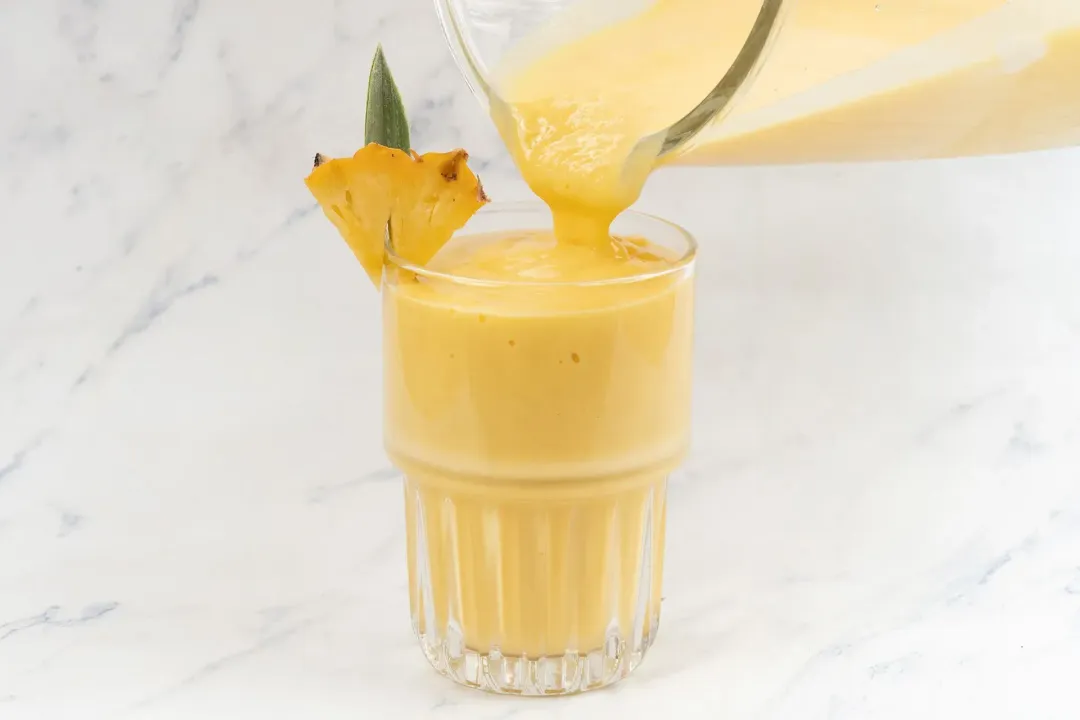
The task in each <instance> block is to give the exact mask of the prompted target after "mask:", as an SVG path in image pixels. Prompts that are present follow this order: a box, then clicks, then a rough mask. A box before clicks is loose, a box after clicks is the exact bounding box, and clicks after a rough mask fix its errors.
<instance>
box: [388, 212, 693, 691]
mask: <svg viewBox="0 0 1080 720" xmlns="http://www.w3.org/2000/svg"><path fill="white" fill-rule="evenodd" d="M550 228H551V217H550V214H549V213H548V211H547V209H546V208H545V207H544V206H542V205H540V204H537V203H524V204H503V205H499V204H495V205H492V206H488V207H486V208H484V209H483V210H481V211H480V213H478V214H477V215H476V216H475V217H474V218H473V220H472V221H470V223H469V225H468V226H467V227H466V228H465V230H463V231H462V232H464V233H492V232H494V233H498V232H506V231H521V230H530V229H536V230H545V229H546V230H548V231H550ZM612 231H613V232H614V233H615V234H618V235H625V236H638V237H644V238H646V239H647V240H649V241H650V242H652V243H654V244H657V245H660V246H663V247H666V248H668V249H670V250H671V251H673V252H674V253H675V255H676V256H677V257H678V258H679V259H678V260H677V261H676V262H674V263H673V264H672V265H670V266H669V267H665V268H664V269H663V270H661V271H653V272H650V273H648V274H641V275H635V276H630V277H623V278H618V279H614V280H595V281H581V282H548V281H544V280H542V279H540V280H535V281H534V280H530V281H528V282H524V281H506V282H504V281H491V280H477V279H470V278H466V277H457V276H453V275H447V274H443V273H438V272H433V271H430V270H427V269H425V268H423V267H417V266H413V265H410V264H408V263H407V262H405V261H404V260H402V259H400V258H397V257H395V256H393V254H392V251H391V260H390V263H389V264H388V267H387V269H386V274H385V279H384V287H383V297H384V302H383V332H384V373H385V383H384V387H385V393H384V402H385V406H384V409H385V440H386V447H387V451H388V454H389V455H390V457H391V459H392V460H393V461H394V463H395V464H396V465H397V466H398V467H399V468H400V469H401V470H402V471H403V473H404V475H405V512H406V529H407V533H408V564H409V599H410V604H411V609H412V622H413V627H414V629H415V631H416V634H417V637H418V638H419V639H420V643H421V646H422V648H423V651H424V654H425V655H426V656H427V658H428V660H429V661H430V662H431V664H432V665H433V666H434V667H435V669H436V670H438V671H439V672H440V673H442V674H444V675H447V676H448V677H450V678H452V679H454V680H455V681H457V682H459V683H461V684H463V685H467V686H470V687H475V688H481V689H484V690H489V691H492V692H497V693H507V694H517V695H561V694H567V693H574V692H580V691H583V690H590V689H594V688H598V687H602V686H604V685H608V684H610V683H612V682H615V681H616V680H618V679H620V678H623V677H626V676H627V675H628V674H629V673H630V672H631V671H632V670H633V669H634V668H635V667H636V666H637V665H638V664H639V663H640V662H641V659H642V657H643V656H644V654H645V651H646V650H647V649H648V648H649V646H650V644H651V643H652V641H653V638H654V637H655V634H656V629H657V625H658V622H659V617H660V583H661V570H662V567H663V551H664V515H665V499H666V483H667V478H668V475H669V474H670V473H671V471H672V470H674V469H675V468H676V467H677V466H678V465H679V463H680V462H681V461H682V458H683V457H684V454H685V452H686V449H687V446H688V443H689V437H690V394H691V346H692V336H693V273H694V256H695V249H696V246H695V243H694V240H693V238H692V237H691V236H690V235H689V234H688V233H687V232H686V231H684V230H682V229H681V228H679V227H677V226H675V225H673V224H671V223H668V222H666V221H664V220H660V219H658V218H655V217H650V216H647V215H642V214H638V213H633V212H627V213H624V214H623V215H621V216H620V217H619V219H618V220H617V221H616V222H615V224H614V226H613V228H612Z"/></svg>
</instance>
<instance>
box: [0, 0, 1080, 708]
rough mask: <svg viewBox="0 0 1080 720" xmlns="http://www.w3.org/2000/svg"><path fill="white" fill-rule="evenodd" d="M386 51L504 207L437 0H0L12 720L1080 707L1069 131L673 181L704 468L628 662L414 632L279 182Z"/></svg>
mask: <svg viewBox="0 0 1080 720" xmlns="http://www.w3.org/2000/svg"><path fill="white" fill-rule="evenodd" d="M376 42H382V43H383V45H384V46H385V48H386V51H387V54H388V56H389V59H390V62H391V64H392V67H393V69H394V72H395V75H396V76H397V79H398V81H399V84H400V86H401V90H402V92H403V94H404V97H405V100H406V104H407V107H408V112H409V114H410V117H411V120H412V126H413V133H414V142H415V144H416V146H417V147H418V148H420V149H445V148H449V147H451V146H464V147H467V148H468V149H469V150H470V151H471V152H472V153H473V156H474V159H475V164H474V166H475V167H477V168H478V169H479V170H480V172H481V174H482V175H483V177H484V181H485V186H486V187H487V189H488V190H489V192H490V194H492V195H493V196H495V197H496V198H519V197H522V196H524V194H525V189H524V187H523V185H522V184H521V182H520V180H519V179H518V178H517V176H516V173H515V172H514V169H513V167H512V164H511V163H510V162H509V161H508V159H507V156H506V154H505V152H504V151H503V150H502V149H501V146H500V145H499V142H498V139H497V137H496V136H495V134H494V132H493V131H492V129H491V127H490V124H489V123H488V121H487V119H486V118H485V117H484V115H483V114H482V112H481V111H480V109H479V106H478V105H477V103H476V102H475V101H474V100H473V99H472V98H471V97H470V96H469V94H468V92H467V90H466V88H465V86H464V84H463V82H462V81H461V79H460V78H459V76H458V73H457V71H456V69H455V68H454V66H453V64H452V62H451V60H450V57H449V54H448V52H447V51H446V49H445V47H444V45H443V41H442V38H441V34H440V32H439V29H438V26H437V22H436V18H435V13H434V11H433V9H432V8H431V7H430V3H429V2H427V1H426V0H309V1H308V2H285V0H272V1H271V0H267V1H264V2H256V0H246V1H245V0H217V1H215V2H210V1H209V0H202V1H201V2H200V0H161V1H160V2H138V1H137V0H56V1H55V2H43V1H42V2H39V1H35V0H6V1H4V2H0V223H2V225H0V228H2V229H0V243H2V244H0V248H2V255H0V718H3V719H4V720H8V719H11V720H24V719H31V718H53V717H56V718H80V719H81V720H91V719H97V718H155V719H156V718H195V717H198V718H219V717H220V718H247V717H258V718H263V719H266V718H297V717H318V718H346V717H349V718H352V717H364V718H368V717H370V718H383V717H387V718H389V717H394V718H397V717H402V718H413V717H428V716H430V717H439V718H490V719H492V720H494V719H496V718H509V717H513V718H515V720H525V719H530V718H548V717H559V718H579V717H580V718H586V717H588V718H597V717H612V718H638V717H640V718H646V717H678V718H710V719H712V718H761V719H773V718H776V719H781V718H783V719H795V720H801V719H804V718H809V719H818V718H821V719H824V718H832V719H836V720H855V719H860V720H861V719H866V718H912V717H924V718H938V717H940V718H1025V719H1027V718H1037V719H1039V720H1045V719H1061V720H1066V719H1068V720H1074V719H1075V718H1076V717H1078V716H1080V692H1078V691H1077V689H1076V680H1077V678H1078V677H1080V281H1078V278H1080V209H1078V208H1077V199H1078V198H1080V153H1077V152H1075V151H1064V152H1057V153H1045V154H1039V155H1030V156H1025V157H1015V158H998V159H986V160H975V161H962V162H936V163H921V164H914V165H892V166H877V165H875V166H859V167H844V168H838V167H816V168H766V169H687V170H665V171H663V172H661V173H659V174H658V175H657V176H656V177H654V179H653V180H652V181H651V183H650V185H649V187H648V189H647V191H646V194H645V197H644V198H643V199H642V201H641V206H642V207H643V208H645V209H647V210H651V211H655V212H658V213H660V214H663V215H666V216H668V217H671V218H673V219H675V220H677V221H679V222H681V223H683V224H685V225H686V226H687V227H688V228H690V229H691V230H692V231H693V232H695V233H696V234H697V235H698V236H699V238H700V240H701V244H702V253H701V270H700V291H699V299H698V307H699V311H698V312H699V323H698V353H697V358H696V368H697V369H696V372H697V377H696V380H697V391H696V395H695V403H696V408H695V428H696V429H695V450H694V453H693V455H692V457H691V459H690V460H689V462H688V464H687V466H686V468H685V470H684V471H683V472H682V473H681V474H680V475H679V476H678V477H676V478H674V480H673V483H672V487H671V502H670V516H669V524H668V527H669V548H668V564H667V566H666V579H665V596H666V599H665V602H664V609H663V622H662V624H661V631H660V635H659V639H658V642H657V644H656V646H655V647H654V649H653V650H652V652H651V654H650V657H649V658H648V660H647V661H646V662H645V664H644V665H643V667H642V668H641V670H640V671H639V672H638V673H637V674H636V675H635V676H634V677H633V678H632V679H631V680H629V681H627V682H625V683H623V684H622V685H621V686H619V687H617V688H615V689H613V690H611V691H605V692H601V693H596V694H594V695H588V696H584V697H581V698H573V699H569V700H559V701H552V702H547V701H542V702H522V701H514V700H506V699H498V698H492V697H488V696H484V695H480V694H478V693H474V692H468V691H464V690H460V689H458V688H456V687H454V686H453V685H451V684H450V683H449V682H448V681H445V680H443V679H441V678H439V677H437V676H436V675H435V674H434V672H433V671H431V670H430V669H429V668H428V667H427V666H426V664H425V661H424V660H423V658H422V656H421V654H420V651H419V649H418V648H417V647H416V643H415V641H414V639H413V637H412V635H411V631H410V628H409V620H408V609H407V599H406V587H405V564H404V543H403V534H402V512H401V509H402V508H401V505H402V503H401V487H400V481H399V479H398V477H397V476H396V475H395V473H394V472H393V471H392V469H391V468H390V467H389V466H388V464H387V462H386V460H385V459H384V457H383V454H382V452H381V447H380V433H379V423H380V374H379V366H380V353H379V342H380V340H379V334H378V309H377V307H378V306H377V302H378V299H377V296H376V294H375V293H374V292H372V290H371V288H370V286H369V284H368V282H367V280H366V278H365V277H364V275H363V273H362V271H361V269H360V268H359V266H358V265H357V264H356V263H355V261H354V260H353V258H352V257H351V255H350V254H349V251H348V250H347V248H346V247H345V246H344V244H343V243H342V242H341V241H340V240H339V239H338V238H337V236H336V234H335V233H334V231H333V230H332V228H331V227H330V226H329V224H328V223H327V222H326V221H325V220H324V219H323V218H322V217H321V216H320V214H319V213H318V212H317V210H316V208H315V206H314V204H313V202H312V200H311V199H310V197H309V196H308V195H307V193H306V190H305V188H304V186H303V184H302V182H301V180H302V178H303V176H304V174H305V173H306V172H307V170H308V167H309V164H310V161H311V158H312V155H313V154H314V152H315V151H316V150H318V151H322V152H326V153H330V154H344V153H347V152H351V151H352V150H353V149H354V148H355V147H356V146H357V145H358V144H359V143H361V141H362V122H363V120H362V118H363V106H364V88H365V83H366V74H367V68H368V64H369V61H370V58H371V54H372V52H373V50H374V47H375V44H376Z"/></svg>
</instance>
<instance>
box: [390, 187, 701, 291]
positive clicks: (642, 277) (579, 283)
mask: <svg viewBox="0 0 1080 720" xmlns="http://www.w3.org/2000/svg"><path fill="white" fill-rule="evenodd" d="M536 211H542V212H544V213H548V214H550V211H549V210H548V207H547V205H545V204H544V203H542V202H539V201H537V200H516V201H515V200H511V201H496V202H491V203H488V204H486V205H484V206H483V207H482V208H480V210H478V211H477V215H479V214H481V213H487V214H491V213H499V212H507V213H512V212H536ZM620 218H622V219H640V220H645V221H646V222H650V223H657V224H659V225H662V226H664V228H666V229H667V230H668V231H673V232H674V233H675V234H676V235H678V237H679V238H680V239H681V240H682V241H683V243H684V244H685V246H686V247H685V250H684V251H683V253H682V254H681V255H680V256H679V258H678V259H677V260H675V261H674V262H673V263H672V264H671V265H670V266H668V267H664V268H661V269H660V270H652V271H646V272H641V273H636V274H633V275H625V276H621V277H614V278H597V279H595V280H555V281H551V280H519V279H509V280H502V279H491V278H476V277H470V276H468V275H458V274H456V273H451V272H443V271H441V270H432V269H431V268H427V267H424V266H423V265H419V264H417V263H413V262H410V261H408V260H406V259H405V258H403V257H401V256H400V255H398V254H397V253H396V252H395V251H394V246H393V242H392V241H391V238H390V228H389V226H387V230H386V234H385V239H384V247H385V250H386V262H387V264H389V265H392V266H394V267H396V268H398V269H400V270H405V271H408V272H410V273H412V274H414V275H416V276H417V277H422V278H427V279H431V280H438V281H441V282H446V283H453V284H455V285H469V286H473V287H517V288H528V287H533V288H557V287H607V286H613V285H632V284H634V283H640V282H648V281H650V280H657V279H660V278H664V277H667V276H670V275H676V274H678V273H680V272H683V271H685V270H686V269H687V268H688V267H691V266H692V265H693V264H694V261H695V260H697V250H698V243H697V240H696V239H695V238H694V236H693V235H692V234H691V233H690V231H688V230H687V229H686V228H684V227H682V226H681V225H677V224H676V223H674V222H672V221H670V220H665V219H664V218H662V217H659V216H657V215H651V214H649V213H643V212H638V211H636V210H624V211H623V212H621V213H619V217H618V218H616V219H615V222H616V223H617V222H618V221H619V219H620ZM549 225H550V223H549ZM506 229H507V230H514V229H522V230H529V229H533V228H528V227H522V228H509V227H508V228H506ZM458 232H461V230H458ZM456 235H457V233H455V236H456ZM646 239H648V238H647V237H646Z"/></svg>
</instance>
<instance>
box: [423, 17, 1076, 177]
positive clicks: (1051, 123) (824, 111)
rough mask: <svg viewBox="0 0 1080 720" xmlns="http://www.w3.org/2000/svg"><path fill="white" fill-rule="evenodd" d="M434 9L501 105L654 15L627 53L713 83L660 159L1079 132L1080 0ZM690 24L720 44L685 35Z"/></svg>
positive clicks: (934, 153) (863, 152)
mask: <svg viewBox="0 0 1080 720" xmlns="http://www.w3.org/2000/svg"><path fill="white" fill-rule="evenodd" d="M435 5H436V8H437V9H438V12H439V16H440V19H441V21H442V25H443V30H444V32H445V34H446V37H447V39H448V42H449V44H450V48H451V50H452V52H453V54H454V57H455V60H456V61H457V63H458V66H459V67H460V68H461V70H462V72H463V73H464V75H465V78H466V80H467V82H468V84H469V86H470V88H471V89H472V91H473V93H474V94H475V95H476V97H477V98H478V99H479V100H480V101H481V102H482V103H484V104H485V105H494V104H497V103H499V102H500V82H499V77H500V73H501V70H502V68H503V67H504V66H506V65H508V64H513V63H517V64H518V65H520V64H521V63H522V62H527V59H528V58H535V57H538V56H539V55H541V54H543V53H545V52H548V51H550V50H553V49H555V48H557V47H559V46H562V45H566V44H568V43H588V42H590V41H592V40H593V39H594V38H596V37H598V35H599V34H600V33H605V32H611V31H613V30H615V31H617V30H618V28H619V26H620V24H622V23H627V22H631V21H633V20H634V18H635V16H640V15H641V14H642V13H646V12H648V13H651V14H652V17H654V18H656V19H657V21H656V27H657V33H656V36H655V38H651V41H650V42H649V43H646V44H644V45H643V46H640V47H626V48H625V49H624V51H623V52H625V53H635V54H638V55H639V57H641V56H643V57H650V56H651V55H655V56H656V57H658V58H663V59H664V62H666V63H669V64H671V67H672V68H673V71H672V72H671V73H670V75H669V76H668V77H667V78H665V82H666V83H682V84H688V85H689V84H692V83H695V82H696V83H698V84H697V85H693V87H694V92H696V93H697V94H696V95H694V100H693V101H692V102H687V103H686V104H685V105H681V104H680V105H679V106H677V107H671V108H670V118H668V119H666V121H665V123H664V126H663V127H658V128H656V131H655V133H654V134H652V135H650V136H649V137H646V138H641V147H643V148H648V151H649V152H650V153H653V154H655V155H656V156H657V158H656V160H655V162H675V163H689V164H714V165H723V164H766V163H803V162H823V161H824V162H839V161H860V160H905V159H919V158H940V157H957V156H965V155H987V154H999V153H1011V152H1020V151H1027V150H1038V149H1046V148H1054V147H1065V146H1070V145H1076V144H1080V83H1077V82H1076V81H1075V75H1076V73H1077V71H1080V2H1078V1H1077V0H435ZM691 31H692V32H693V33H696V35H697V36H698V37H700V36H701V33H703V32H707V33H711V35H712V36H714V37H715V42H711V43H709V44H708V45H704V44H701V43H699V44H697V45H695V44H693V43H683V42H682V36H683V34H684V33H689V32H691ZM703 48H707V51H704V50H703ZM623 52H616V53H611V55H610V58H609V59H606V60H604V62H605V63H607V64H609V67H602V68H599V67H595V66H594V67H583V68H580V72H583V73H590V72H592V73H598V74H599V73H602V74H603V76H604V77H605V78H617V79H618V80H619V81H620V82H622V83H624V84H629V85H631V86H632V85H633V83H634V82H635V81H636V79H635V78H634V77H620V75H619V68H620V63H622V62H624V61H625V55H624V54H623ZM673 56H674V61H673V59H672V58H673ZM702 78H707V79H708V83H707V84H704V85H702V84H701V79H702ZM642 82H644V81H642ZM636 91H640V92H649V88H648V87H644V86H642V87H640V88H635V92H636Z"/></svg>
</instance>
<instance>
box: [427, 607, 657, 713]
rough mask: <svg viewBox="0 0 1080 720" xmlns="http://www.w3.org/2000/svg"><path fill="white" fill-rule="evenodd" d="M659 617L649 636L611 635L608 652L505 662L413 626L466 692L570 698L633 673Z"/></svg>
mask: <svg viewBox="0 0 1080 720" xmlns="http://www.w3.org/2000/svg"><path fill="white" fill-rule="evenodd" d="M658 620H659V618H657V619H656V621H654V622H653V623H652V625H651V626H650V627H649V629H648V631H647V632H645V633H642V634H641V635H638V636H637V637H630V638H623V637H622V636H620V635H619V634H618V633H612V634H611V636H610V637H609V638H608V641H607V642H606V643H605V644H604V647H603V648H601V649H598V650H593V651H591V652H588V653H584V654H582V653H577V652H569V653H567V654H565V655H561V656H558V657H540V658H536V659H530V658H528V657H525V656H517V657H506V656H504V655H503V654H502V653H501V652H499V650H498V648H493V649H492V650H491V652H489V653H486V654H485V653H478V652H476V651H474V650H470V649H468V648H466V647H464V646H463V644H462V638H461V636H460V634H454V633H451V634H450V637H447V638H440V637H438V636H432V635H425V634H424V633H421V632H420V628H419V627H418V626H417V624H416V623H414V627H413V629H414V630H415V631H416V636H417V637H418V638H419V639H420V647H421V648H422V649H423V651H424V656H425V657H427V659H428V662H430V663H431V666H432V667H433V668H435V669H436V670H438V671H439V672H440V673H441V674H443V675H445V676H446V677H448V678H450V679H451V680H454V681H455V682H457V683H459V684H461V685H465V686H467V687H471V688H476V689H478V690H486V691H488V692H494V693H500V694H505V695H533V696H541V695H570V694H572V693H579V692H585V691H586V690H596V689H597V688H602V687H604V686H605V685H611V684H612V683H614V682H617V681H618V680H621V679H622V678H624V677H626V676H627V675H629V674H630V673H631V672H633V671H634V668H636V667H637V666H638V665H639V664H641V660H642V658H644V656H645V651H646V650H648V649H649V646H650V645H652V642H653V638H654V637H656V628H657V625H658Z"/></svg>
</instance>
